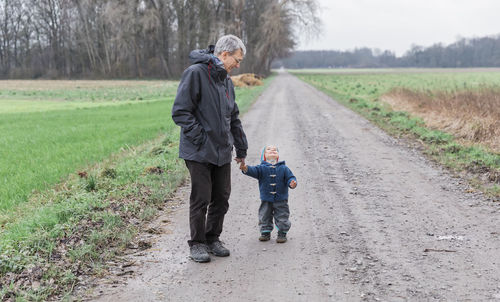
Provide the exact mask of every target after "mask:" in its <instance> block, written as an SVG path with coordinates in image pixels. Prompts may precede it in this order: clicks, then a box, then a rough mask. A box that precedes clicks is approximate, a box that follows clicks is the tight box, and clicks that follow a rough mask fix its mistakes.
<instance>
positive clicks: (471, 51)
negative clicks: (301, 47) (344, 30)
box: [273, 35, 500, 68]
mask: <svg viewBox="0 0 500 302" xmlns="http://www.w3.org/2000/svg"><path fill="white" fill-rule="evenodd" d="M273 66H274V67H276V68H277V67H280V66H284V67H286V68H384V67H422V68H424V67H425V68H467V67H500V35H497V36H491V37H480V38H460V39H458V40H457V41H456V42H455V43H452V44H450V45H447V46H445V45H443V44H441V43H438V44H434V45H432V46H430V47H423V46H417V45H413V46H412V47H411V48H410V49H409V50H408V51H407V52H406V53H405V54H404V55H403V56H401V57H397V56H396V54H395V53H394V52H391V51H389V50H385V51H381V50H379V49H370V48H366V47H363V48H357V49H354V50H350V51H338V50H311V51H297V52H294V53H293V55H292V56H290V57H288V58H286V59H282V60H276V61H275V62H274V63H273Z"/></svg>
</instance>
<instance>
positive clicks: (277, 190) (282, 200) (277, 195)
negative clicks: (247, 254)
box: [240, 146, 297, 243]
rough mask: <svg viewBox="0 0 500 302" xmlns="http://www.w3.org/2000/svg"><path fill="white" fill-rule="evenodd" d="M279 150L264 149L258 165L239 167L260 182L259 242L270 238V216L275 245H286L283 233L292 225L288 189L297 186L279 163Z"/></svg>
mask: <svg viewBox="0 0 500 302" xmlns="http://www.w3.org/2000/svg"><path fill="white" fill-rule="evenodd" d="M278 159H279V151H278V148H277V147H276V146H266V147H265V148H264V149H263V150H262V155H261V163H260V165H257V166H246V165H245V164H244V163H242V164H241V165H240V169H241V171H242V172H243V174H245V175H248V176H251V177H254V178H257V179H258V180H259V191H260V199H261V201H262V203H261V204H260V208H259V226H260V233H261V235H260V237H259V240H260V241H268V240H269V239H271V231H272V230H273V217H274V223H275V224H276V228H277V229H278V237H277V239H276V242H278V243H284V242H286V240H287V239H286V233H287V232H288V230H289V229H290V226H291V223H290V220H289V219H288V218H289V216H290V210H289V208H288V188H289V187H290V188H292V189H295V187H297V179H296V178H295V176H294V175H293V173H292V171H290V169H289V168H288V167H287V166H286V165H285V162H284V161H278Z"/></svg>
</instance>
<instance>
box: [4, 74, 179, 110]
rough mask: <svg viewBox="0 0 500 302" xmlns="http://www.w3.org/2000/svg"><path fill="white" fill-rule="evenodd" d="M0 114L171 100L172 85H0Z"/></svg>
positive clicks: (166, 82) (70, 83)
mask: <svg viewBox="0 0 500 302" xmlns="http://www.w3.org/2000/svg"><path fill="white" fill-rule="evenodd" d="M0 88H1V89H0V114H3V113H19V112H40V111H52V110H67V109H78V108H80V109H81V108H92V107H99V106H103V105H107V106H109V105H120V104H124V103H137V102H140V101H144V100H147V101H153V100H165V99H171V98H174V97H175V92H176V89H177V82H173V81H1V82H0Z"/></svg>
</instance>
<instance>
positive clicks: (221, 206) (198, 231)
mask: <svg viewBox="0 0 500 302" xmlns="http://www.w3.org/2000/svg"><path fill="white" fill-rule="evenodd" d="M185 162H186V166H187V168H188V170H189V174H190V175H191V196H190V199H189V202H190V203H189V225H190V228H191V240H189V241H188V243H189V246H192V245H193V244H196V243H206V244H210V243H212V242H214V241H218V240H219V236H220V234H221V233H222V225H223V224H224V216H225V215H226V213H227V210H228V209H229V201H228V200H229V195H230V194H231V164H230V163H228V164H225V165H223V166H220V167H219V166H217V165H213V164H209V163H200V162H196V161H190V160H186V161H185ZM207 210H208V211H207Z"/></svg>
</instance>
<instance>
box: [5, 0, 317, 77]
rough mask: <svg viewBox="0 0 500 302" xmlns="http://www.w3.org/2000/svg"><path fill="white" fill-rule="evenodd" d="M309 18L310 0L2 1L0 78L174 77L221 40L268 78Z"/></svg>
mask: <svg viewBox="0 0 500 302" xmlns="http://www.w3.org/2000/svg"><path fill="white" fill-rule="evenodd" d="M315 14H316V11H315V0H197V1H192V0H3V1H1V2H0V77H3V78H5V77H38V76H44V77H89V76H90V77H92V76H97V77H177V76H179V75H180V73H181V72H182V71H183V69H184V68H185V67H186V66H187V65H188V64H189V62H188V55H189V52H190V51H191V50H192V49H196V48H204V47H206V46H207V45H208V44H213V43H215V42H216V41H217V38H218V37H220V36H221V35H224V34H235V35H237V36H240V37H242V39H243V41H244V42H245V43H246V44H247V50H248V52H247V57H246V59H245V63H244V65H243V68H242V70H244V71H253V72H257V73H262V74H266V73H268V72H269V69H270V64H271V62H272V61H273V59H275V58H277V57H280V56H284V55H286V54H288V52H289V51H290V50H291V49H292V48H293V46H294V45H295V42H294V41H295V35H294V32H295V30H296V29H297V26H306V27H311V26H310V25H311V24H315V22H317V19H316V17H315Z"/></svg>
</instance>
